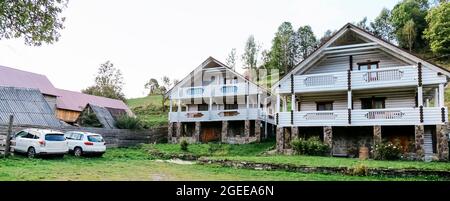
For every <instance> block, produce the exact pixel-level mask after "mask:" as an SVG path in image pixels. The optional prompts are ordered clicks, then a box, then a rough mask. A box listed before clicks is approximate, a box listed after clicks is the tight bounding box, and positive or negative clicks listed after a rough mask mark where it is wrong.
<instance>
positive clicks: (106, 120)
mask: <svg viewBox="0 0 450 201" xmlns="http://www.w3.org/2000/svg"><path fill="white" fill-rule="evenodd" d="M88 106H90V107H91V109H92V111H94V113H95V116H97V119H98V120H99V121H100V123H101V124H102V125H103V127H105V128H116V120H115V119H114V117H113V116H112V115H111V113H110V112H109V111H108V109H106V108H104V107H100V106H97V105H92V104H89V105H88Z"/></svg>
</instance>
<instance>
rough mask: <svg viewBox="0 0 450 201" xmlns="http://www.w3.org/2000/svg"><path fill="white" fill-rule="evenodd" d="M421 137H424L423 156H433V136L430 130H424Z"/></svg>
mask: <svg viewBox="0 0 450 201" xmlns="http://www.w3.org/2000/svg"><path fill="white" fill-rule="evenodd" d="M423 138H424V144H423V149H424V152H425V158H427V157H433V137H432V134H431V131H428V132H427V131H425V133H424V136H423Z"/></svg>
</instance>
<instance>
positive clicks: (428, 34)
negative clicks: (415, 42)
mask: <svg viewBox="0 0 450 201" xmlns="http://www.w3.org/2000/svg"><path fill="white" fill-rule="evenodd" d="M426 21H427V22H428V28H427V29H425V32H424V37H425V38H426V39H427V40H428V42H429V43H430V46H431V50H432V51H433V53H436V54H449V53H450V2H443V3H441V4H440V5H439V6H437V7H434V8H432V9H431V10H430V11H429V12H428V15H427V16H426Z"/></svg>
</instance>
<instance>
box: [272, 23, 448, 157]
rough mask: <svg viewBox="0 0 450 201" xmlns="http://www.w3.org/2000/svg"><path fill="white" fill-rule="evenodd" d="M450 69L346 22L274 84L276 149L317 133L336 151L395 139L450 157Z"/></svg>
mask: <svg viewBox="0 0 450 201" xmlns="http://www.w3.org/2000/svg"><path fill="white" fill-rule="evenodd" d="M449 76H450V72H449V71H448V70H446V69H444V68H441V67H439V66H436V65H435V64H432V63H430V62H427V61H425V60H423V59H421V58H419V57H417V56H415V55H412V54H410V53H408V52H407V51H405V50H403V49H401V48H399V47H397V46H395V45H393V44H390V43H388V42H386V41H384V40H382V39H379V38H377V37H375V36H373V35H372V34H370V33H368V32H366V31H364V30H362V29H360V28H358V27H356V26H354V25H352V24H347V25H345V26H344V27H343V28H341V29H340V30H339V31H337V32H336V33H335V34H334V35H333V36H332V37H331V38H330V39H329V40H328V41H327V42H325V43H324V44H323V45H322V46H320V47H319V48H318V49H317V50H316V51H315V52H313V53H312V54H311V55H310V56H309V57H308V58H306V59H305V60H304V61H302V62H301V63H300V64H298V65H297V66H296V67H295V68H294V69H293V70H292V71H291V72H289V73H288V74H286V75H285V76H284V77H283V78H282V79H281V80H280V81H279V82H278V83H276V84H274V85H273V87H272V90H273V91H274V92H275V93H276V94H277V98H276V103H275V111H276V115H275V116H276V118H275V119H276V124H277V129H276V130H277V131H276V132H277V134H276V135H277V149H278V150H279V151H284V150H288V149H289V148H290V144H289V142H290V140H291V139H293V138H295V137H306V138H307V137H309V136H312V135H317V136H320V138H322V139H323V140H324V142H325V143H327V144H328V145H329V146H331V147H332V154H334V155H349V154H352V152H354V150H355V148H356V150H357V149H358V148H359V147H361V146H366V147H371V146H372V145H374V144H376V143H379V142H382V141H397V142H399V143H401V145H402V147H403V148H404V151H405V152H408V153H412V155H414V156H415V157H417V158H423V157H425V156H430V157H432V156H434V157H438V158H440V159H445V158H447V159H448V144H447V136H446V134H447V133H446V123H447V122H448V114H447V112H448V111H447V107H446V106H445V104H444V90H445V87H446V85H447V82H448V80H449ZM289 103H294V104H290V106H289V107H288V105H289Z"/></svg>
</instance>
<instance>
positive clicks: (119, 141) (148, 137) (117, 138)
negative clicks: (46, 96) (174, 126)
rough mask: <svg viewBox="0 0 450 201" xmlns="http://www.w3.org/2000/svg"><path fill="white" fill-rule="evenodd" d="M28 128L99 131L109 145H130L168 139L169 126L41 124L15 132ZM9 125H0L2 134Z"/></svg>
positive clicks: (21, 128)
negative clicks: (136, 127) (107, 127)
mask: <svg viewBox="0 0 450 201" xmlns="http://www.w3.org/2000/svg"><path fill="white" fill-rule="evenodd" d="M26 128H42V129H54V130H58V131H61V132H66V131H85V132H91V133H98V134H101V135H102V136H103V138H104V139H105V141H106V146H107V147H128V146H135V145H137V144H140V143H146V144H148V143H155V142H165V141H167V136H168V128H167V127H157V128H153V129H146V130H127V129H104V128H85V127H57V128H50V127H39V126H14V127H13V132H14V133H17V132H19V131H20V130H23V129H26ZM7 132H8V127H7V126H3V125H0V135H6V134H7Z"/></svg>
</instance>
